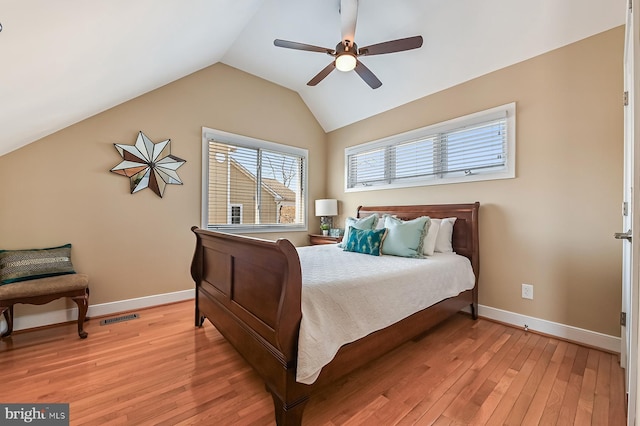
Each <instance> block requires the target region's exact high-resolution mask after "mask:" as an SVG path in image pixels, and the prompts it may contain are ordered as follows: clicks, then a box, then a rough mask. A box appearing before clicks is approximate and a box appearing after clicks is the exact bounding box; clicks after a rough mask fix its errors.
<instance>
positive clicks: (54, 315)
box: [0, 290, 194, 332]
mask: <svg viewBox="0 0 640 426" xmlns="http://www.w3.org/2000/svg"><path fill="white" fill-rule="evenodd" d="M193 298H194V290H182V291H176V292H173V293H165V294H156V295H153V296H146V297H138V298H136V299H128V300H121V301H118V302H109V303H101V304H98V305H89V310H88V312H87V316H88V317H97V316H104V315H110V314H115V313H118V312H125V311H131V310H134V309H142V308H149V307H152V306H158V305H164V304H167V303H173V302H181V301H183V300H189V299H193ZM77 318H78V308H77V307H76V308H71V309H63V310H58V311H52V312H44V313H41V314H32V315H23V316H16V317H15V318H14V321H13V330H14V331H16V330H25V329H28V328H35V327H42V326H45V325H51V324H60V323H63V322H69V321H75V320H76V319H77ZM5 329H6V324H5V323H4V319H0V332H2V331H4V330H5Z"/></svg>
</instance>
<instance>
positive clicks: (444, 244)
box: [435, 217, 457, 253]
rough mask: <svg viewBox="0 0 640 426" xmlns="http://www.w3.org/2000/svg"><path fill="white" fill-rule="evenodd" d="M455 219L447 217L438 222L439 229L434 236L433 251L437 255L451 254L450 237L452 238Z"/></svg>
mask: <svg viewBox="0 0 640 426" xmlns="http://www.w3.org/2000/svg"><path fill="white" fill-rule="evenodd" d="M456 219H457V218H455V217H447V218H445V219H442V220H441V221H440V229H439V230H438V235H437V236H436V247H435V251H437V252H439V253H451V252H453V247H452V246H451V237H452V236H453V224H454V223H456Z"/></svg>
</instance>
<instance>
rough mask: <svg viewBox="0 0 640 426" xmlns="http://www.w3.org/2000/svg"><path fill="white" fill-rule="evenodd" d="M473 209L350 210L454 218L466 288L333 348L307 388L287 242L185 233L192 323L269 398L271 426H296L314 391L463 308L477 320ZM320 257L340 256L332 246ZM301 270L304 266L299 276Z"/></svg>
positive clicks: (292, 252)
mask: <svg viewBox="0 0 640 426" xmlns="http://www.w3.org/2000/svg"><path fill="white" fill-rule="evenodd" d="M479 208H480V204H479V203H477V202H476V203H472V204H445V205H414V206H375V207H362V206H361V207H359V208H358V210H357V215H356V217H357V218H365V217H368V216H370V215H372V214H377V215H378V216H380V217H382V216H383V215H392V216H395V217H397V218H399V219H401V220H411V219H415V218H418V217H421V216H429V217H431V218H448V217H455V218H457V219H456V220H455V224H454V227H453V234H452V246H453V250H454V251H455V253H457V254H458V255H460V256H463V257H464V258H466V259H468V263H469V264H470V266H471V268H472V271H473V278H472V279H473V281H474V282H473V284H472V285H473V288H471V289H469V290H464V291H462V292H460V293H459V294H457V295H454V296H451V297H447V298H445V299H444V300H441V301H439V302H437V303H435V304H433V305H431V306H429V307H427V308H424V309H422V310H420V311H418V312H415V313H413V314H411V315H409V316H408V317H405V318H403V319H401V320H399V321H398V322H395V323H393V324H391V325H389V326H386V327H384V328H382V329H378V330H377V331H375V332H372V333H370V334H367V335H366V336H364V337H362V338H358V339H357V340H355V341H353V342H351V343H348V344H345V345H343V346H341V347H340V348H339V350H337V353H336V354H335V356H332V357H331V358H332V359H331V361H330V362H329V363H328V364H326V365H324V366H323V367H322V368H321V370H320V372H319V374H316V375H315V376H314V377H311V379H310V380H308V382H309V383H310V384H309V383H302V382H301V381H298V380H297V379H298V377H297V373H298V371H297V370H298V356H299V346H298V344H299V337H300V331H301V320H302V312H303V309H302V306H303V285H302V283H303V272H302V269H303V268H302V266H301V261H300V259H301V257H302V258H303V259H304V258H305V255H304V254H301V253H302V252H299V251H298V250H297V249H296V247H294V246H293V244H292V243H291V242H289V241H288V240H286V239H280V240H277V241H268V240H263V239H259V238H253V237H246V236H239V235H232V234H226V233H220V232H212V231H206V230H202V229H198V228H197V227H193V228H192V231H193V232H194V233H195V235H196V248H195V253H194V257H193V261H192V264H191V275H192V277H193V279H194V281H195V284H196V296H195V324H196V326H198V327H200V326H202V325H203V323H204V320H205V319H208V320H209V321H210V322H211V323H212V324H213V325H214V326H215V327H216V328H217V329H218V331H219V332H220V333H221V334H222V335H223V336H224V337H225V338H226V339H227V340H228V341H229V342H230V343H231V344H232V345H233V346H234V347H235V348H236V350H237V351H238V352H239V353H240V354H241V355H242V356H243V357H244V358H245V359H246V360H247V362H248V363H249V364H250V365H251V366H252V367H253V369H254V370H255V371H256V372H257V373H258V374H259V375H260V376H261V377H262V379H263V380H264V382H265V385H266V388H267V390H268V391H269V392H270V393H271V395H272V398H273V402H274V408H275V418H276V423H277V424H278V425H280V426H282V425H300V424H301V422H302V414H303V410H304V407H305V404H306V403H307V401H308V400H309V398H310V396H311V394H312V391H313V389H314V388H316V387H320V386H323V385H324V384H327V383H330V382H332V381H334V380H335V379H337V378H339V377H341V376H343V375H345V374H347V373H349V372H351V371H353V370H354V369H356V368H358V367H360V366H362V365H365V364H366V363H368V362H370V361H371V360H373V359H375V358H377V357H379V356H381V355H382V354H384V353H386V352H388V351H390V350H392V349H394V348H395V347H397V346H399V345H400V344H402V343H404V342H406V341H407V340H409V339H412V338H415V337H416V336H418V335H420V334H422V333H424V332H425V331H427V330H428V329H429V328H431V327H433V326H434V325H436V324H438V323H440V322H442V321H444V320H446V319H447V318H449V317H450V316H452V315H454V314H456V313H457V312H459V311H460V310H462V309H464V308H467V307H468V308H470V310H471V317H472V318H473V319H476V318H477V305H478V276H479V240H478V212H479ZM318 247H321V246H318ZM305 250H306V249H305ZM324 250H335V251H336V252H337V251H340V249H338V248H336V247H332V246H329V247H325V248H324ZM357 256H358V255H357ZM359 256H366V255H359ZM312 257H313V256H312ZM384 257H386V256H382V258H384ZM382 258H380V259H382ZM429 260H430V259H429ZM308 269H309V267H308V266H305V271H307V270H308ZM305 276H306V273H305ZM307 293H309V291H308V289H307V284H305V295H306V294H307ZM305 319H306V314H305ZM302 340H303V339H302V338H300V341H302Z"/></svg>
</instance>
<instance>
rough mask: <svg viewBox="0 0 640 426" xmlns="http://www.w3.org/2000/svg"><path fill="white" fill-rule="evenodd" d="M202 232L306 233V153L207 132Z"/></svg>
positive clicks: (290, 148)
mask: <svg viewBox="0 0 640 426" xmlns="http://www.w3.org/2000/svg"><path fill="white" fill-rule="evenodd" d="M202 141H203V203H202V205H203V211H202V217H203V219H202V221H203V228H207V229H218V230H224V231H227V232H229V231H230V232H262V231H264V232H267V231H275V230H279V231H282V230H305V229H306V206H307V199H306V198H307V197H306V167H307V155H308V153H307V150H305V149H302V148H295V147H290V146H286V145H281V144H276V143H273V142H267V141H262V140H258V139H254V138H249V137H245V136H239V135H234V134H231V133H226V132H222V131H219V130H214V129H207V128H203V131H202Z"/></svg>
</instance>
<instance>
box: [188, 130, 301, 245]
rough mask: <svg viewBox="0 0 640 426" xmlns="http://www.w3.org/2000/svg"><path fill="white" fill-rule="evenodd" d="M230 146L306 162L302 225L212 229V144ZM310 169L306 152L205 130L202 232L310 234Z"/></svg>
mask: <svg viewBox="0 0 640 426" xmlns="http://www.w3.org/2000/svg"><path fill="white" fill-rule="evenodd" d="M210 140H215V141H217V142H222V143H227V144H230V145H238V146H244V147H247V148H253V149H265V150H270V151H275V152H281V153H283V154H290V155H296V156H300V157H302V158H303V166H302V174H303V176H302V182H301V185H302V188H301V189H300V191H301V193H302V198H303V199H302V205H303V206H304V214H303V216H302V218H301V219H302V223H298V224H289V223H287V224H245V223H241V224H239V225H238V224H233V225H231V224H219V225H213V226H210V225H209V223H208V222H209V217H208V216H209V211H208V203H209V191H208V188H209V141H210ZM308 167H309V151H308V150H307V149H304V148H298V147H293V146H289V145H283V144H279V143H276V142H270V141H265V140H262V139H256V138H252V137H249V136H243V135H237V134H234V133H228V132H224V131H222V130H217V129H211V128H208V127H203V128H202V199H201V204H202V205H201V220H200V222H201V227H202V228H203V229H209V230H217V231H224V232H229V233H260V232H290V231H307V230H308V217H309V195H308V191H307V188H308V181H307V180H308V175H309V173H308Z"/></svg>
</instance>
